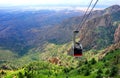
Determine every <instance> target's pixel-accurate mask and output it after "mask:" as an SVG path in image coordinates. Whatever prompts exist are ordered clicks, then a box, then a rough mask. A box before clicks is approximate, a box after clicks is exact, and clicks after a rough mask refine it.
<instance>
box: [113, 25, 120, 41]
mask: <svg viewBox="0 0 120 78" xmlns="http://www.w3.org/2000/svg"><path fill="white" fill-rule="evenodd" d="M114 40H115V43H118V42H120V24H119V26H118V28H117V29H116V31H115V34H114Z"/></svg>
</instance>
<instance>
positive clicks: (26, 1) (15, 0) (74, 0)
mask: <svg viewBox="0 0 120 78" xmlns="http://www.w3.org/2000/svg"><path fill="white" fill-rule="evenodd" d="M90 1H91V0H0V5H8V6H9V5H88V4H89V2H90ZM93 1H96V0H93ZM114 4H120V1H119V0H99V2H98V5H114Z"/></svg>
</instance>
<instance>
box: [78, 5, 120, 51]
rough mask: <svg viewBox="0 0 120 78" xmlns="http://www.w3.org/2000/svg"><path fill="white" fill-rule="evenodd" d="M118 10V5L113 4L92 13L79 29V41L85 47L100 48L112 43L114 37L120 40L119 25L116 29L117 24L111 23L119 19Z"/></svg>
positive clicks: (119, 7)
mask: <svg viewBox="0 0 120 78" xmlns="http://www.w3.org/2000/svg"><path fill="white" fill-rule="evenodd" d="M102 12H103V13H102ZM119 12H120V6H119V5H114V6H111V7H109V8H107V9H105V10H102V11H95V12H93V13H92V16H91V17H90V18H89V19H88V20H87V21H86V22H85V24H84V25H83V26H82V27H81V29H80V41H81V43H82V44H83V47H84V48H85V49H92V48H93V49H101V48H105V47H107V46H109V45H111V44H112V43H114V39H115V42H118V41H120V27H118V28H117V30H116V27H117V26H114V25H113V23H114V22H116V21H120V14H119ZM95 13H96V14H95ZM97 13H98V14H97ZM99 14H101V15H99ZM93 15H94V16H93Z"/></svg>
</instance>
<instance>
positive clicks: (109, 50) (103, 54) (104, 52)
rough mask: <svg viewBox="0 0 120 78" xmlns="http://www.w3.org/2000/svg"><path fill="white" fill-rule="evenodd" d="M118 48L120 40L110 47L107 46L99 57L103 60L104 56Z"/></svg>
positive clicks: (119, 47)
mask: <svg viewBox="0 0 120 78" xmlns="http://www.w3.org/2000/svg"><path fill="white" fill-rule="evenodd" d="M116 49H120V42H118V43H116V44H113V45H111V46H109V47H107V48H106V49H105V50H104V51H102V52H101V53H100V54H99V57H98V59H99V60H101V59H102V58H103V57H104V56H106V55H107V54H108V53H109V52H112V51H114V50H116Z"/></svg>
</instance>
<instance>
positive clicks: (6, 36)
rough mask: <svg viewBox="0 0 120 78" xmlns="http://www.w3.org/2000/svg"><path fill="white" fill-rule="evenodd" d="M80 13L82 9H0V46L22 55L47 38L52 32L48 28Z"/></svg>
mask: <svg viewBox="0 0 120 78" xmlns="http://www.w3.org/2000/svg"><path fill="white" fill-rule="evenodd" d="M82 14H83V12H82V11H74V10H66V11H65V10H61V11H54V10H38V11H1V13H0V16H1V18H0V47H1V48H5V49H9V50H11V51H12V52H15V53H16V52H17V53H19V55H23V54H25V53H27V52H28V50H29V49H30V48H33V47H34V46H38V45H39V46H40V45H42V44H43V43H44V42H45V41H46V40H47V38H49V37H47V36H46V35H47V34H48V33H51V32H52V31H48V29H49V28H54V27H55V26H56V25H58V24H60V23H61V22H62V21H63V20H65V19H68V18H70V17H74V16H79V15H82ZM46 31H48V33H46ZM44 34H45V35H44ZM45 37H47V38H45ZM36 43H37V44H36Z"/></svg>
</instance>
